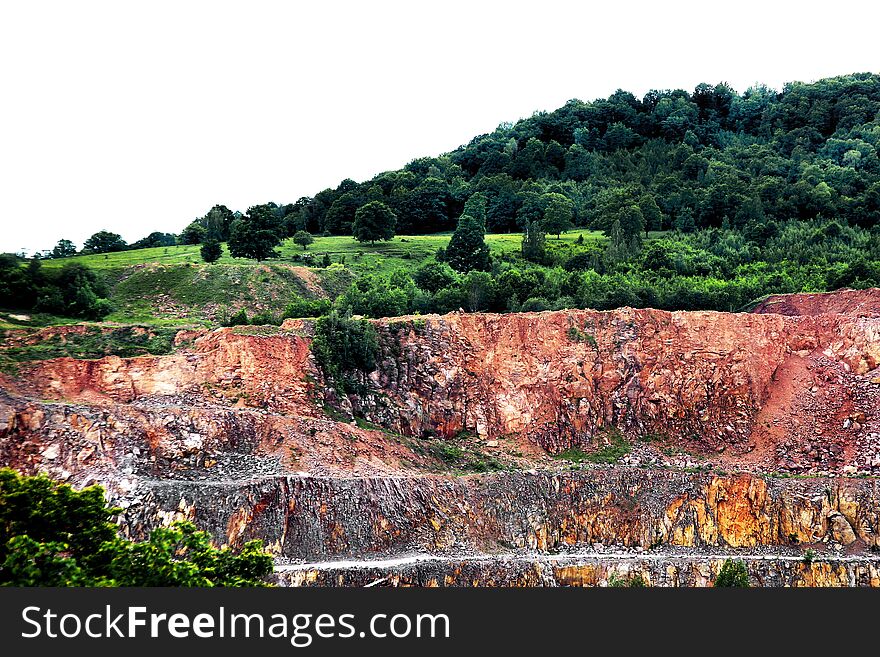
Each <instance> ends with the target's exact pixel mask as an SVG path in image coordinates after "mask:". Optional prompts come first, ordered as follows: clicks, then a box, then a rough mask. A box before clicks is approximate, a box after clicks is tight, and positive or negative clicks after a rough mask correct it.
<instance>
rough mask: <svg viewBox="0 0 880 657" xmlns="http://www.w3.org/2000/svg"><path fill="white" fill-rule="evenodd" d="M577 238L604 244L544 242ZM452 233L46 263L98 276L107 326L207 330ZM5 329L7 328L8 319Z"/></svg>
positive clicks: (441, 241) (510, 243) (428, 248)
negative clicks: (211, 254) (268, 254)
mask: <svg viewBox="0 0 880 657" xmlns="http://www.w3.org/2000/svg"><path fill="white" fill-rule="evenodd" d="M581 235H582V236H583V240H584V243H585V244H589V243H590V242H600V241H602V240H604V239H605V236H604V234H603V233H601V232H598V231H589V230H574V231H571V232H569V233H566V234H564V235H562V236H561V238H560V239H557V238H556V237H555V236H548V238H547V244H548V247H549V249H551V250H556V249H563V250H567V249H572V250H574V248H575V241H576V240H577V239H578V238H579V237H580V236H581ZM450 236H451V233H438V234H433V235H398V236H396V237H394V239H393V240H391V241H389V242H377V243H375V244H362V243H360V242H358V241H356V240H355V239H354V238H353V237H340V236H334V237H316V238H315V241H314V243H313V244H311V245H310V246H309V248H308V251H307V252H306V251H304V250H303V249H302V248H301V247H299V246H297V245H296V244H294V243H293V241H292V240H290V239H287V240H285V241H284V242H283V243H282V244H281V246H280V247H279V248H278V252H279V257H278V258H273V259H271V260H267V261H264V262H257V261H255V260H247V259H240V258H232V257H231V256H230V255H229V252H228V251H227V250H226V247H225V245H224V248H223V256H222V257H221V258H220V260H219V261H218V262H216V263H214V264H212V265H208V264H206V263H204V262H203V261H202V258H201V255H200V253H199V247H198V246H169V247H158V248H151V249H138V250H134V251H121V252H119V253H108V254H99V255H79V256H74V257H72V258H62V259H58V260H45V261H43V266H44V267H47V268H55V267H61V266H63V265H64V264H66V263H68V262H79V263H82V264H84V265H86V266H88V267H90V268H92V269H94V270H95V271H97V272H98V273H99V274H100V275H102V276H103V277H104V279H105V281H106V283H107V285H108V287H109V288H110V290H111V293H110V301H111V303H112V304H113V307H114V310H113V312H112V313H111V314H110V315H109V316H108V317H107V318H106V321H107V322H111V323H118V324H141V325H149V326H183V325H212V324H215V323H217V322H220V321H223V320H224V319H225V318H227V317H229V316H231V315H232V314H234V313H235V312H236V311H237V310H239V309H241V308H245V309H246V310H247V311H248V312H249V313H250V314H253V313H255V312H267V311H268V312H273V313H279V312H281V311H283V310H284V308H285V307H286V305H287V304H288V303H289V302H290V301H291V299H292V298H293V297H295V296H299V297H305V298H311V297H315V296H329V297H330V298H335V297H336V296H338V295H339V294H342V293H343V292H344V291H345V290H346V289H347V288H348V286H349V285H350V284H351V281H352V280H353V279H354V278H356V277H358V276H362V275H364V274H368V273H376V274H385V273H389V272H391V271H393V270H395V269H398V268H404V269H409V270H412V269H415V268H416V267H418V266H419V265H420V264H421V263H422V262H423V261H424V260H425V259H427V258H430V257H432V256H433V255H434V254H435V253H436V252H437V250H438V249H439V248H441V247H445V246H446V245H447V244H448V243H449V239H450ZM656 236H657V234H655V235H652V237H656ZM521 241H522V236H521V235H520V234H519V233H511V234H490V235H487V236H486V243H487V244H488V245H489V248H490V250H491V251H492V253H493V255H495V256H496V257H504V258H509V257H517V256H518V254H519V252H520V245H521ZM304 253H311V254H313V255H314V256H315V257H316V258H317V259H319V261H320V259H321V258H322V257H323V255H324V254H328V255H329V256H330V258H331V260H332V261H333V263H343V264H344V267H343V266H339V264H336V265H335V266H333V267H330V268H323V267H311V266H309V267H307V266H304V264H303V262H302V256H303V254H304ZM2 321H3V318H2V317H0V322H2ZM13 324H18V323H17V322H13ZM3 325H4V326H6V325H8V327H9V328H11V327H12V326H11V325H10V323H9V322H8V321H6V322H3Z"/></svg>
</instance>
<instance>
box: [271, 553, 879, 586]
mask: <svg viewBox="0 0 880 657" xmlns="http://www.w3.org/2000/svg"><path fill="white" fill-rule="evenodd" d="M732 557H733V558H734V559H741V560H742V561H743V563H745V565H746V568H747V570H748V571H749V582H750V584H751V585H752V586H774V587H776V586H797V587H804V586H808V587H810V586H822V587H845V586H864V587H867V586H870V587H880V560H878V559H870V558H856V559H834V558H831V559H818V560H815V561H813V562H811V563H807V562H805V561H804V560H803V559H802V558H790V559H783V558H777V559H768V558H763V557H757V558H755V557H752V556H750V555H736V554H734V555H732ZM724 561H725V558H719V557H716V556H709V557H706V556H696V557H694V556H690V557H688V556H677V555H662V556H656V557H649V556H639V555H632V556H625V557H622V558H619V557H615V558H608V557H601V556H594V557H588V556H578V557H568V558H562V559H548V558H546V557H543V558H542V557H540V556H538V557H521V558H511V557H507V558H505V557H498V558H494V559H486V558H477V559H454V558H451V559H440V560H425V561H415V562H409V563H402V564H400V565H388V566H371V565H370V564H369V563H365V564H359V565H357V566H345V565H337V566H334V565H327V566H326V567H320V568H308V567H306V568H295V569H281V570H280V571H279V572H277V573H276V582H277V583H278V584H279V585H280V586H327V587H342V586H425V587H444V586H457V587H461V586H508V587H509V586H517V587H519V586H541V587H544V586H548V587H558V586H577V587H592V586H609V585H613V583H614V582H615V580H616V581H617V582H627V581H628V580H630V578H639V579H641V581H642V582H643V583H644V585H645V586H663V587H667V586H712V584H713V582H714V581H715V578H716V577H717V575H718V572H719V571H720V570H721V567H722V566H723V565H724Z"/></svg>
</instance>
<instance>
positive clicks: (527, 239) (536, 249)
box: [522, 221, 547, 263]
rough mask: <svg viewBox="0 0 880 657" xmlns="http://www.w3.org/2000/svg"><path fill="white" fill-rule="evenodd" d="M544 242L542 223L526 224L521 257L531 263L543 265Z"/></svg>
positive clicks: (544, 254) (532, 222)
mask: <svg viewBox="0 0 880 657" xmlns="http://www.w3.org/2000/svg"><path fill="white" fill-rule="evenodd" d="M546 241H547V240H546V236H545V235H544V226H543V224H542V222H540V221H529V222H527V223H526V225H525V228H524V230H523V238H522V257H523V258H524V259H526V260H530V261H532V262H537V263H543V262H544V258H545V256H546V254H547V251H546Z"/></svg>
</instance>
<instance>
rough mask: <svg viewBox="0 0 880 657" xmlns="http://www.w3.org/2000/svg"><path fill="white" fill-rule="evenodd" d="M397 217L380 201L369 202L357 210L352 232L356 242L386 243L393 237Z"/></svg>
mask: <svg viewBox="0 0 880 657" xmlns="http://www.w3.org/2000/svg"><path fill="white" fill-rule="evenodd" d="M396 226H397V215H396V214H394V213H393V212H392V211H391V209H390V208H389V207H388V206H387V205H385V204H384V203H382V202H381V201H370V202H369V203H367V204H366V205H364V206H362V207H360V208H358V210H357V212H355V215H354V224H353V225H352V231H353V234H354V238H355V239H356V240H357V241H358V242H377V241H379V240H385V241H388V240H390V239H391V238H393V237H394V229H395V228H396Z"/></svg>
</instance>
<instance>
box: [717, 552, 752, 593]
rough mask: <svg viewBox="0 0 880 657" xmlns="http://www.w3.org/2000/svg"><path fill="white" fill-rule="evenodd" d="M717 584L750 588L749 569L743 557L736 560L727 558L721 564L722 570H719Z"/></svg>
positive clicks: (718, 585)
mask: <svg viewBox="0 0 880 657" xmlns="http://www.w3.org/2000/svg"><path fill="white" fill-rule="evenodd" d="M715 586H716V587H729V588H742V589H747V588H749V571H748V569H747V568H746V564H745V563H744V562H743V561H742V560H741V559H737V560H736V561H734V560H733V559H726V560H725V561H724V564H723V565H722V566H721V570H720V571H719V572H718V577H716V578H715Z"/></svg>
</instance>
